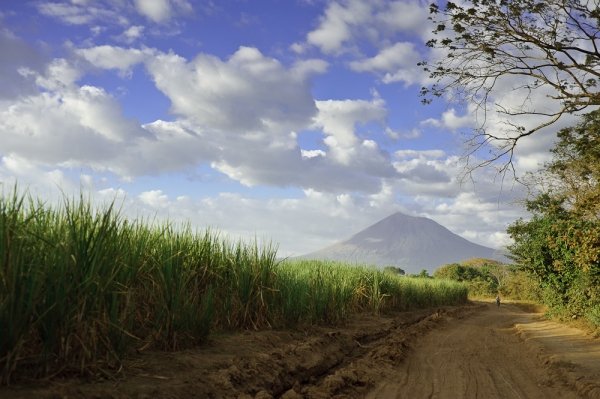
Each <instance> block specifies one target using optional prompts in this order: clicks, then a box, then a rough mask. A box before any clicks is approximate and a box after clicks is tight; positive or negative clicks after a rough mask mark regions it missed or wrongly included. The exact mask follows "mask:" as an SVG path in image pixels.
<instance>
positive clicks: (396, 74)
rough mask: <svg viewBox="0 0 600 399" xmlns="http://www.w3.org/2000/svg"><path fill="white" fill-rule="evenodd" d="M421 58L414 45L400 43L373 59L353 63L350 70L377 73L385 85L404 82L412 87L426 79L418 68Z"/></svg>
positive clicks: (385, 49) (420, 68)
mask: <svg viewBox="0 0 600 399" xmlns="http://www.w3.org/2000/svg"><path fill="white" fill-rule="evenodd" d="M421 58H422V57H421V55H420V54H419V53H418V52H417V51H416V49H415V45H414V43H411V42H398V43H395V44H393V45H391V46H389V47H386V48H384V49H382V50H381V51H380V52H379V53H378V54H377V55H375V56H374V57H372V58H366V59H361V60H356V61H352V62H351V63H350V68H351V69H352V70H354V71H357V72H373V73H377V74H378V75H381V76H382V81H383V82H384V83H394V82H404V83H406V84H407V85H410V84H414V83H418V82H422V81H424V80H425V79H426V75H425V73H424V72H423V69H422V67H420V66H417V62H418V60H420V59H421Z"/></svg>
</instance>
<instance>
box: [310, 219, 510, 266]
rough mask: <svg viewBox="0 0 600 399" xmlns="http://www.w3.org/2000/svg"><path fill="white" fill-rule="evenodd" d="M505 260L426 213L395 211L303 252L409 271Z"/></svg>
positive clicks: (313, 256) (312, 256)
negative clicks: (347, 236) (479, 260)
mask: <svg viewBox="0 0 600 399" xmlns="http://www.w3.org/2000/svg"><path fill="white" fill-rule="evenodd" d="M474 257H478V258H490V259H497V260H501V261H505V259H504V258H503V256H502V255H501V254H500V253H499V252H498V251H496V250H494V249H492V248H488V247H484V246H482V245H478V244H475V243H472V242H471V241H468V240H465V239H464V238H462V237H460V236H458V235H456V234H454V233H452V232H451V231H450V230H448V229H447V228H445V227H443V226H442V225H440V224H438V223H436V222H434V221H433V220H431V219H428V218H424V217H413V216H408V215H404V214H402V213H400V212H397V213H394V214H393V215H390V216H388V217H387V218H385V219H383V220H380V221H379V222H377V223H375V224H374V225H372V226H370V227H367V228H366V229H364V230H362V231H360V232H359V233H357V234H355V235H354V236H352V237H351V238H350V239H348V240H346V241H343V242H340V243H337V244H334V245H331V246H329V247H327V248H324V249H321V250H319V251H316V252H312V253H310V254H307V255H304V256H302V258H305V259H331V260H339V261H345V262H351V263H367V264H374V265H378V266H388V265H392V266H399V267H401V268H402V269H404V270H405V271H406V272H407V273H418V272H419V271H421V270H423V269H426V270H427V271H429V272H433V270H435V269H436V268H437V267H438V266H440V265H443V264H446V263H453V262H460V261H462V260H465V259H468V258H474Z"/></svg>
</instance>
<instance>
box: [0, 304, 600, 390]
mask: <svg viewBox="0 0 600 399" xmlns="http://www.w3.org/2000/svg"><path fill="white" fill-rule="evenodd" d="M124 370H125V372H124V373H123V374H122V375H121V376H120V377H119V378H116V379H114V380H107V381H98V380H97V379H96V380H94V381H81V380H62V381H54V382H52V383H50V384H49V385H48V384H46V385H39V384H38V385H31V383H25V382H23V383H21V384H20V385H17V386H15V387H11V388H0V397H2V398H28V397H42V398H44V397H45V398H54V397H68V398H80V397H81V398H131V397H133V398H150V397H152V398H262V399H266V398H285V399H294V398H365V397H366V398H411V399H412V398H415V399H419V398H533V399H535V398H544V399H550V398H586V397H590V398H600V342H598V340H593V339H591V338H589V337H586V336H585V335H584V334H583V333H582V332H581V331H579V330H576V329H571V328H567V327H564V326H562V325H559V324H557V323H552V322H548V321H545V320H543V319H541V318H540V315H538V314H535V313H527V312H524V311H523V310H521V309H520V308H519V307H517V306H515V305H503V306H501V307H500V309H497V308H496V307H495V305H492V304H482V303H479V304H473V305H469V306H462V307H448V308H440V309H430V310H421V311H414V312H405V313H399V314H394V315H388V316H383V317H379V316H373V315H362V316H360V317H356V318H355V319H354V320H352V321H351V322H348V323H347V324H346V325H344V326H339V327H336V328H327V327H310V328H306V329H302V330H298V331H263V332H247V333H242V334H231V335H220V336H215V337H214V338H213V340H212V342H210V343H209V344H208V345H206V346H205V347H203V348H199V349H194V350H188V351H183V352H178V353H170V354H165V353H142V354H140V355H137V356H136V357H134V358H132V359H131V360H129V361H128V362H127V363H126V364H125V368H124Z"/></svg>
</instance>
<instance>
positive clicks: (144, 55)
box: [75, 45, 154, 73]
mask: <svg viewBox="0 0 600 399" xmlns="http://www.w3.org/2000/svg"><path fill="white" fill-rule="evenodd" d="M75 53H76V54H77V55H79V56H81V57H82V58H83V59H85V60H86V61H88V62H89V63H90V64H92V65H93V66H94V67H97V68H103V69H117V70H119V71H120V72H121V73H128V72H130V70H131V68H132V67H133V66H135V65H136V64H139V63H142V62H144V60H146V59H148V58H149V57H151V56H152V55H153V54H154V51H153V50H150V49H147V48H144V49H141V50H140V49H136V48H128V49H126V48H122V47H116V46H110V45H102V46H95V47H90V48H84V49H78V50H75Z"/></svg>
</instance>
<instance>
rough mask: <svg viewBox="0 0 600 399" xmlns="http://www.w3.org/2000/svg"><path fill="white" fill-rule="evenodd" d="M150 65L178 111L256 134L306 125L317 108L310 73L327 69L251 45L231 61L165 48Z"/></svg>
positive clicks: (213, 124)
mask: <svg viewBox="0 0 600 399" xmlns="http://www.w3.org/2000/svg"><path fill="white" fill-rule="evenodd" d="M147 67H148V71H149V73H150V74H151V76H152V78H153V79H154V82H155V84H156V86H157V88H158V89H159V90H161V91H162V92H163V93H165V94H166V95H167V96H168V97H169V99H170V100H171V102H172V111H173V112H174V113H176V114H177V115H180V116H182V117H186V118H190V119H193V120H194V121H196V122H197V123H198V124H199V125H200V126H206V127H209V128H213V129H223V130H235V131H239V130H243V131H247V132H255V133H256V134H261V132H264V131H265V130H274V129H275V130H277V129H278V130H280V131H285V130H295V129H297V128H298V127H303V126H305V125H306V124H307V123H308V122H309V121H310V119H311V118H312V116H313V114H314V113H315V112H316V108H315V105H314V101H313V99H312V95H311V92H310V86H309V84H308V78H309V77H310V74H312V73H317V72H319V71H320V70H323V66H322V64H320V63H318V62H315V63H313V64H312V65H311V64H310V63H308V62H307V61H305V62H303V63H302V64H300V65H299V66H298V67H297V69H294V68H292V69H286V68H285V67H284V66H283V65H281V63H279V61H277V60H275V59H272V58H268V57H265V56H264V55H262V54H261V53H260V51H258V50H257V49H255V48H251V47H240V48H239V50H238V51H236V52H235V53H234V54H233V55H232V56H231V57H230V58H229V59H228V60H227V61H222V60H221V59H219V58H217V57H214V56H211V55H207V54H200V55H198V56H197V57H196V58H195V59H194V60H192V61H190V62H188V61H186V60H185V59H184V58H182V57H180V56H178V55H176V54H173V53H168V54H164V53H163V54H160V55H157V56H156V57H154V58H153V59H152V60H150V61H149V62H148V64H147ZM279 137H280V138H281V139H284V137H283V136H279ZM285 140H287V139H285Z"/></svg>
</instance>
